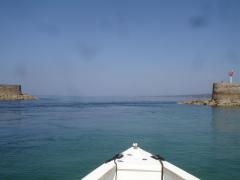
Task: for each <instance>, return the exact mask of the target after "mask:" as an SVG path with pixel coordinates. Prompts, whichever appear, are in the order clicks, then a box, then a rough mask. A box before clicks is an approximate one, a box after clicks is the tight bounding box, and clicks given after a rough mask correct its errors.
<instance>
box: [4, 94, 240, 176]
mask: <svg viewBox="0 0 240 180" xmlns="http://www.w3.org/2000/svg"><path fill="white" fill-rule="evenodd" d="M182 98H184V97H139V98H137V97H135V98H128V97H125V98H106V97H105V98H104V97H103V98H93V97H92V98H90V97H88V98H81V97H58V96H49V97H41V98H40V100H38V101H18V102H1V103H0V179H3V180H5V179H6V180H15V179H17V180H18V179H21V180H28V179H31V180H32V179H44V180H48V179H51V180H55V179H58V180H59V179H67V180H71V179H72V180H75V179H81V178H82V177H83V176H84V175H86V174H87V173H88V172H90V171H91V170H93V169H94V168H96V167H97V166H98V165H100V164H101V163H103V162H104V161H105V160H106V159H109V158H110V157H112V155H114V154H116V153H117V152H121V151H123V150H125V149H127V148H128V147H129V146H130V145H131V144H132V142H138V143H139V144H140V146H141V147H142V148H143V149H145V150H147V151H149V152H152V153H155V154H161V155H162V156H163V157H165V159H166V160H168V161H170V162H171V163H173V164H175V165H177V166H179V167H181V168H183V169H184V170H186V171H188V172H190V173H191V174H193V175H195V176H198V177H200V178H201V179H210V180H220V179H224V180H227V179H229V180H230V179H231V180H232V179H239V178H240V109H237V108H212V107H208V106H191V105H179V104H176V101H177V100H179V99H182Z"/></svg>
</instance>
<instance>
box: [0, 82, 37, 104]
mask: <svg viewBox="0 0 240 180" xmlns="http://www.w3.org/2000/svg"><path fill="white" fill-rule="evenodd" d="M35 99H37V97H34V96H31V95H28V94H25V93H22V88H21V85H0V101H8V100H35Z"/></svg>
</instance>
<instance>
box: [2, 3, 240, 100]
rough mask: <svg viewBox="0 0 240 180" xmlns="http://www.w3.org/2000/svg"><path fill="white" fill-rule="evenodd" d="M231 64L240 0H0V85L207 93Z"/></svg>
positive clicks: (239, 55) (67, 91)
mask: <svg viewBox="0 0 240 180" xmlns="http://www.w3.org/2000/svg"><path fill="white" fill-rule="evenodd" d="M232 68H233V69H235V70H236V73H237V77H236V80H237V79H240V78H239V77H238V75H239V76H240V1H238V0H206V1H204V0H175V1H173V0H165V1H161V0H159V1H151V0H145V1H143V0H119V1H114V0H112V1H104V0H96V1H92V0H86V1H83V0H79V1H72V0H66V1H63V0H56V1H54V0H48V1H43V0H41V1H40V0H39V1H38V0H35V1H34V0H29V1H23V0H16V1H12V0H6V1H4V0H0V83H20V84H22V85H23V89H24V90H25V91H26V92H28V93H32V94H37V95H42V94H43V95H48V94H49V95H50V94H58V95H59V94H62V95H82V96H84V95H93V96H99V95H104V96H106V95H109V96H111V95H130V96H132V95H136V96H138V95H166V94H170V95H171V94H196V93H207V92H211V85H212V82H213V81H221V80H224V81H225V80H227V75H226V74H227V71H228V70H230V69H232Z"/></svg>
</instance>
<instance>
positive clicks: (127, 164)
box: [83, 146, 199, 180]
mask: <svg viewBox="0 0 240 180" xmlns="http://www.w3.org/2000/svg"><path fill="white" fill-rule="evenodd" d="M121 154H122V155H123V157H122V158H120V159H115V161H114V160H111V161H110V162H107V163H104V164H103V165H101V166H100V167H98V168H97V169H95V170H94V171H92V172H91V173H89V174H88V175H87V176H85V177H84V178H83V180H161V176H162V165H161V163H160V161H159V160H156V159H154V158H152V157H151V156H152V154H150V153H148V152H146V151H144V150H142V149H141V148H139V147H137V146H135V147H131V148H129V149H127V150H126V151H124V152H123V153H121ZM162 163H163V180H199V178H197V177H195V176H193V175H191V174H189V173H187V172H186V171H184V170H182V169H180V168H178V167H176V166H174V165H173V164H171V163H169V162H167V161H162Z"/></svg>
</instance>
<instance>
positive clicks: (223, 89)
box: [179, 83, 240, 106]
mask: <svg viewBox="0 0 240 180" xmlns="http://www.w3.org/2000/svg"><path fill="white" fill-rule="evenodd" d="M179 103H181V104H195V105H210V106H240V84H237V83H213V89H212V98H211V99H199V100H189V101H182V102H179Z"/></svg>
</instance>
